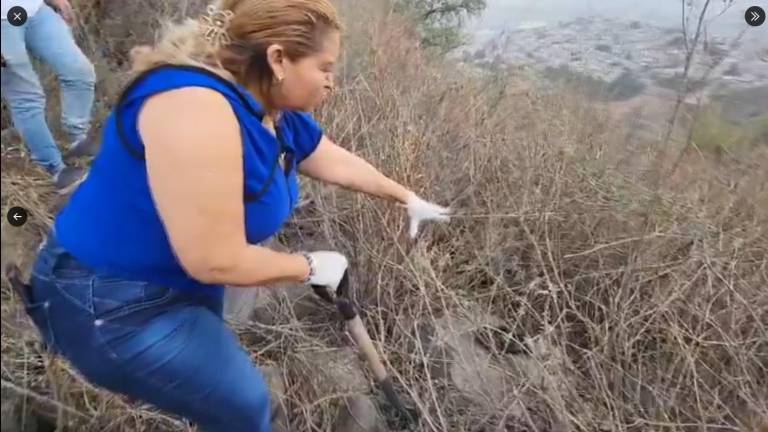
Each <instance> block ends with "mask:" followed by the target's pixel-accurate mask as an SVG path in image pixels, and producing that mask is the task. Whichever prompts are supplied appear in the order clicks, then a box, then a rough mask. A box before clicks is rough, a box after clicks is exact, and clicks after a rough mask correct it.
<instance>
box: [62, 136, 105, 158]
mask: <svg viewBox="0 0 768 432" xmlns="http://www.w3.org/2000/svg"><path fill="white" fill-rule="evenodd" d="M98 152H99V141H98V140H97V139H95V137H94V136H93V134H88V135H87V136H86V137H84V138H81V139H79V140H77V142H75V143H74V144H72V146H71V147H70V148H69V151H68V152H67V156H66V157H68V158H79V157H86V156H95V155H96V153H98Z"/></svg>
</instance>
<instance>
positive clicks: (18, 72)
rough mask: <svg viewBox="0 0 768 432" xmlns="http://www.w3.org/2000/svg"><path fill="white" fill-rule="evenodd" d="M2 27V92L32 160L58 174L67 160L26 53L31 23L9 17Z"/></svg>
mask: <svg viewBox="0 0 768 432" xmlns="http://www.w3.org/2000/svg"><path fill="white" fill-rule="evenodd" d="M32 18H34V16H33V17H32ZM30 21H32V19H30ZM28 23H29V21H28ZM0 29H2V37H0V45H2V53H3V57H4V58H5V61H6V67H4V68H2V78H1V81H2V93H3V98H4V99H5V100H6V102H7V103H8V107H9V108H10V111H11V118H12V119H13V125H14V127H15V128H16V129H17V130H18V131H19V134H20V135H21V138H22V139H23V140H24V144H25V145H26V146H27V149H28V150H29V153H30V156H31V158H32V161H33V162H35V163H36V164H38V165H39V166H41V167H42V168H43V169H45V170H46V171H47V172H48V173H50V174H55V173H57V172H58V171H60V170H61V169H62V168H64V162H63V161H62V158H61V152H59V148H58V147H57V146H56V142H55V141H54V139H53V135H52V134H51V131H50V129H49V128H48V123H47V122H46V119H45V93H43V87H42V86H41V85H40V80H39V79H38V77H37V73H36V72H35V69H34V67H33V66H32V61H31V59H30V57H29V54H28V53H27V43H26V33H27V30H28V27H27V26H26V25H24V26H20V27H14V26H12V25H10V24H9V23H8V20H2V22H0Z"/></svg>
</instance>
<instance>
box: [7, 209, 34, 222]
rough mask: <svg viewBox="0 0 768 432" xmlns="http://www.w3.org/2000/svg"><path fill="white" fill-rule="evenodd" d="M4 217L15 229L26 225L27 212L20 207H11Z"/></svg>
mask: <svg viewBox="0 0 768 432" xmlns="http://www.w3.org/2000/svg"><path fill="white" fill-rule="evenodd" d="M6 216H7V218H8V223H9V224H11V225H13V226H15V227H20V226H22V225H24V224H25V223H27V218H28V217H29V212H27V210H26V209H24V208H22V207H11V209H10V210H8V214H7V215H6Z"/></svg>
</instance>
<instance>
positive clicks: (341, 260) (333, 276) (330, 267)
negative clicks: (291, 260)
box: [304, 251, 349, 291]
mask: <svg viewBox="0 0 768 432" xmlns="http://www.w3.org/2000/svg"><path fill="white" fill-rule="evenodd" d="M304 256H305V257H306V258H307V263H308V264H309V269H310V270H309V275H308V276H307V278H306V279H305V283H306V284H308V285H316V286H322V287H326V288H329V289H330V290H333V291H336V289H337V288H338V287H339V283H340V282H341V279H342V277H344V273H345V272H346V271H347V267H348V266H349V262H348V261H347V257H345V256H344V255H342V254H340V253H338V252H333V251H316V252H309V253H306V254H305V255H304Z"/></svg>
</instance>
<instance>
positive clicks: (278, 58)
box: [267, 44, 285, 81]
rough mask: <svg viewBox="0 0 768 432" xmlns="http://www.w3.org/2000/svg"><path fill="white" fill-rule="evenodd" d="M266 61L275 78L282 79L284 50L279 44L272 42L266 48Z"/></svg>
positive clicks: (283, 76) (283, 75)
mask: <svg viewBox="0 0 768 432" xmlns="http://www.w3.org/2000/svg"><path fill="white" fill-rule="evenodd" d="M267 63H269V67H270V68H272V73H273V74H274V76H275V79H277V80H278V81H282V80H283V78H285V50H284V49H283V47H282V46H281V45H279V44H272V45H270V46H269V47H268V48H267Z"/></svg>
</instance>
